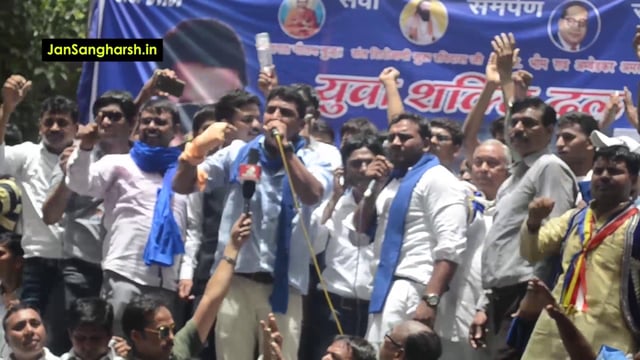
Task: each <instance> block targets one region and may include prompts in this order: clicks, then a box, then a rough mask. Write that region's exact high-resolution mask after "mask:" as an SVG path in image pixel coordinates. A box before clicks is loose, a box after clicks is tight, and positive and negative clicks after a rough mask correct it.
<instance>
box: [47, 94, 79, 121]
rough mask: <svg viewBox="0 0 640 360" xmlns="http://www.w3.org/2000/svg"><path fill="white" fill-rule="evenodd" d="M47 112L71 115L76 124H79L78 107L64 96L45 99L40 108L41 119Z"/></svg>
mask: <svg viewBox="0 0 640 360" xmlns="http://www.w3.org/2000/svg"><path fill="white" fill-rule="evenodd" d="M47 111H48V112H50V113H53V114H69V116H71V120H72V121H73V122H74V123H77V122H78V105H77V104H76V103H75V101H73V100H71V99H69V98H66V97H64V96H60V95H56V96H52V97H48V98H46V99H44V101H43V102H42V105H41V106H40V117H42V116H43V115H44V113H46V112H47Z"/></svg>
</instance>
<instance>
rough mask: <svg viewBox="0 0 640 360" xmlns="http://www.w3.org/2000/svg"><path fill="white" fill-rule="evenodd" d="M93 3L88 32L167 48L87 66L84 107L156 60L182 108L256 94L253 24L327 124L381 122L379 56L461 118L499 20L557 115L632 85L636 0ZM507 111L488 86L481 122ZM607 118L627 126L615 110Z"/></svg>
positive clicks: (404, 91)
mask: <svg viewBox="0 0 640 360" xmlns="http://www.w3.org/2000/svg"><path fill="white" fill-rule="evenodd" d="M94 10H95V11H94V16H93V24H92V34H91V36H92V37H102V38H164V39H165V49H164V51H165V58H164V61H163V62H162V63H161V64H156V63H143V62H137V63H136V62H132V63H115V62H114V63H112V62H101V63H99V64H95V63H94V64H85V69H84V70H85V71H84V73H83V81H82V82H81V85H80V88H79V94H84V95H85V96H84V97H83V96H80V97H79V100H80V103H81V108H82V110H83V113H84V114H88V105H89V103H90V100H89V97H87V96H86V94H89V93H90V94H92V96H91V98H93V99H95V97H96V96H97V95H99V94H101V93H103V92H105V91H107V90H110V89H126V90H128V91H130V92H132V93H133V94H134V95H135V94H136V93H137V91H138V90H139V89H140V87H141V86H142V85H143V83H144V81H145V80H146V79H148V78H149V76H150V75H151V74H152V72H153V70H154V69H155V68H156V67H158V66H161V67H171V68H173V69H174V70H175V71H176V72H177V74H178V76H179V77H180V78H182V79H183V80H186V81H187V83H188V85H187V88H186V90H185V95H184V96H183V98H181V99H179V101H180V102H181V103H183V105H182V107H183V109H184V111H185V113H186V114H190V113H192V112H193V109H195V107H196V105H198V104H202V103H210V102H215V100H216V99H217V98H219V96H221V94H223V93H224V92H225V91H227V90H229V89H232V88H234V87H242V86H245V87H246V88H247V89H248V90H249V91H251V92H254V93H256V94H258V93H259V90H258V89H257V78H258V68H259V65H258V59H257V55H256V50H255V35H256V34H257V33H260V32H268V33H269V34H270V37H271V42H272V52H273V59H274V63H275V65H276V68H277V72H278V76H279V79H280V82H281V83H283V84H287V83H294V82H297V83H299V82H303V83H309V84H312V85H314V86H315V87H316V88H317V90H318V94H319V96H320V98H321V100H322V108H321V111H322V113H323V117H324V118H325V119H327V120H328V121H329V122H330V124H332V126H334V127H339V125H340V124H342V122H344V121H346V120H347V119H349V118H352V117H357V116H366V117H369V118H370V119H372V120H373V121H374V122H375V123H376V124H377V125H378V126H379V127H386V126H385V124H386V120H385V109H386V99H385V93H384V88H383V87H382V85H381V84H380V83H379V81H378V75H379V73H380V72H381V71H382V69H384V68H385V67H387V66H394V67H396V68H397V69H398V70H400V72H401V88H400V93H401V95H402V97H403V101H404V104H405V108H406V109H407V110H408V111H412V112H418V113H421V114H424V115H426V116H428V117H450V118H453V119H458V120H463V119H464V117H465V115H466V113H468V112H469V111H470V110H471V107H472V106H473V104H474V103H475V101H476V100H477V97H478V95H479V93H480V91H481V89H482V87H483V85H484V68H485V65H486V62H487V59H488V57H489V54H490V52H491V39H492V38H493V36H494V35H496V34H499V33H501V32H513V33H514V34H515V37H516V40H517V46H518V47H519V48H520V49H521V51H520V61H519V63H518V64H517V67H518V68H519V69H524V70H527V71H529V72H531V73H532V74H533V76H534V81H533V85H532V87H531V88H530V93H531V94H532V95H537V96H541V97H542V98H544V99H546V100H547V101H548V102H549V103H550V104H551V105H553V106H554V107H555V108H556V110H557V111H558V112H559V113H564V112H567V111H585V112H590V113H592V114H593V115H594V116H595V117H596V118H600V117H602V113H603V111H604V109H605V106H606V104H607V103H608V101H609V96H610V95H611V94H612V93H613V92H615V91H616V90H617V91H620V92H622V89H623V87H624V86H628V87H629V89H630V90H631V91H632V92H634V95H637V94H636V92H637V87H636V84H637V75H638V74H640V62H638V59H637V57H636V54H635V50H634V49H633V47H632V46H631V41H632V38H633V35H634V33H635V26H636V24H637V23H638V17H639V16H640V1H638V3H637V4H636V3H633V2H630V1H624V0H614V1H610V0H577V1H535V0H467V1H464V0H458V1H436V0H431V1H419V0H418V1H416V0H411V1H408V0H405V1H399V0H281V1H276V0H226V1H210V0H102V1H97V2H96V8H95V9H94ZM503 112H504V108H503V106H502V104H501V94H500V93H498V92H496V93H495V94H494V97H493V101H492V103H491V106H490V107H489V109H488V110H487V121H486V122H487V123H489V122H490V121H491V120H493V119H494V118H496V117H498V116H499V115H501V114H502V113H503ZM85 119H87V118H85ZM614 127H629V125H628V123H627V121H626V119H625V118H624V114H623V110H622V109H621V111H620V112H619V114H618V120H617V121H616V123H615V124H614Z"/></svg>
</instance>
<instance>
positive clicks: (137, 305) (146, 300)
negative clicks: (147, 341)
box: [122, 295, 166, 339]
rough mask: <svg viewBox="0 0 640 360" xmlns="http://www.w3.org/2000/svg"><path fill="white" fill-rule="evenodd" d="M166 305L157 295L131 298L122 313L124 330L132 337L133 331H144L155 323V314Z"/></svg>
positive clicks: (125, 333) (127, 335) (128, 336)
mask: <svg viewBox="0 0 640 360" xmlns="http://www.w3.org/2000/svg"><path fill="white" fill-rule="evenodd" d="M163 306H165V307H166V305H165V304H164V303H163V302H162V301H160V299H157V298H155V297H151V296H147V295H138V296H136V297H134V298H133V299H131V301H129V303H128V304H127V306H126V307H125V308H124V312H123V313H122V331H124V335H125V337H127V338H128V339H131V332H132V331H134V330H136V331H140V332H141V331H143V330H144V328H146V327H147V326H149V325H150V324H151V323H153V316H154V314H155V313H156V311H158V309H159V308H160V307H163Z"/></svg>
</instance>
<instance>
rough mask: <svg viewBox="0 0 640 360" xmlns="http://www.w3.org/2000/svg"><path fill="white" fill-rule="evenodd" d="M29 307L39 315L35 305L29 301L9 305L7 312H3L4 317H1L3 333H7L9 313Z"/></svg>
mask: <svg viewBox="0 0 640 360" xmlns="http://www.w3.org/2000/svg"><path fill="white" fill-rule="evenodd" d="M29 309H31V310H33V311H35V312H37V313H38V315H40V311H39V310H38V309H37V308H36V307H35V306H33V305H31V304H29V303H18V304H15V305H13V306H11V307H9V309H8V310H7V313H6V314H4V317H3V318H2V329H3V330H4V333H5V334H6V333H7V321H8V320H9V318H10V317H11V315H13V314H15V313H17V312H18V311H22V310H29ZM5 336H6V335H5Z"/></svg>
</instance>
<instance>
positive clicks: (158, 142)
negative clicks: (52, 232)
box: [65, 98, 200, 335]
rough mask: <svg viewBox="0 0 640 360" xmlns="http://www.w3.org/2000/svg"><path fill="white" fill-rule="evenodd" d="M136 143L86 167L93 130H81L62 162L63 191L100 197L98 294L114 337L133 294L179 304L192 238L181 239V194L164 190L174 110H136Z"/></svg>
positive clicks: (157, 105)
mask: <svg viewBox="0 0 640 360" xmlns="http://www.w3.org/2000/svg"><path fill="white" fill-rule="evenodd" d="M138 121H139V129H138V131H139V134H140V140H139V141H136V142H134V144H133V146H132V148H131V150H130V151H129V152H128V153H126V154H111V155H107V156H104V157H102V158H101V159H100V160H98V161H96V162H92V152H93V148H94V146H95V145H96V144H97V143H98V142H99V140H100V129H99V127H98V125H97V124H92V125H90V126H89V127H87V128H85V129H83V130H82V131H81V134H80V135H79V137H80V139H81V140H80V144H79V146H78V148H76V149H75V150H74V151H73V153H72V154H71V156H70V157H69V161H68V164H67V177H66V179H65V181H66V184H67V186H68V187H69V188H70V189H71V190H72V191H75V192H77V193H78V194H81V195H85V196H92V197H94V198H98V199H104V221H103V223H104V226H105V230H106V235H105V239H104V242H105V244H104V247H103V249H104V252H103V259H102V268H103V271H104V274H103V275H104V281H103V284H102V289H101V290H102V293H103V295H104V296H105V298H106V299H107V301H109V302H110V303H111V304H112V305H113V307H114V313H115V321H114V333H115V334H116V335H120V334H122V328H121V326H120V325H119V324H120V320H121V317H122V312H123V311H124V307H125V306H126V304H127V303H128V302H129V301H130V300H131V298H132V297H133V296H135V295H137V294H142V293H145V294H155V295H157V296H161V297H163V298H164V299H166V301H167V302H168V303H169V304H170V307H171V305H172V304H173V303H174V300H175V299H177V297H178V296H179V297H180V298H181V299H187V298H188V297H189V295H190V291H191V284H192V278H193V267H194V260H193V259H194V258H195V253H196V252H197V251H198V248H199V246H200V244H199V241H200V239H199V238H192V237H186V241H185V230H186V228H187V202H188V199H187V197H186V196H183V195H179V194H174V193H173V191H171V185H170V180H171V179H172V178H173V175H172V174H173V170H174V169H175V165H176V163H177V160H178V156H179V155H180V149H178V148H175V147H170V146H169V144H170V142H171V141H172V139H173V138H174V135H175V132H176V130H177V128H178V127H179V115H178V110H177V108H176V106H175V104H173V103H172V102H170V101H169V100H166V99H162V98H159V99H156V100H151V101H149V102H147V103H145V104H144V105H143V106H142V108H141V110H140V112H139V119H138Z"/></svg>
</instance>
